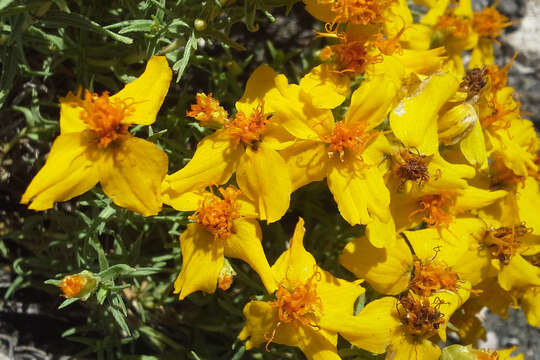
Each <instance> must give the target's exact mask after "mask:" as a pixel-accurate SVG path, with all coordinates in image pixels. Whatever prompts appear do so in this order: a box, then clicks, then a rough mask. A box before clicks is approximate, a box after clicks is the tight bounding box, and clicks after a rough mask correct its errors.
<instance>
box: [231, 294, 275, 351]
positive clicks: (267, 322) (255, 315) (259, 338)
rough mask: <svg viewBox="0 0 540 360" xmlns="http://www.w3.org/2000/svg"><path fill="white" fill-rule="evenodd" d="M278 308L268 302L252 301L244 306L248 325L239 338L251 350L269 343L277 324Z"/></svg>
mask: <svg viewBox="0 0 540 360" xmlns="http://www.w3.org/2000/svg"><path fill="white" fill-rule="evenodd" d="M275 312H276V308H274V307H272V306H270V304H269V303H268V302H266V301H250V302H248V303H247V304H246V306H244V310H243V313H244V316H245V318H246V324H245V325H244V327H243V328H242V331H240V334H239V335H238V338H239V339H240V340H242V341H245V343H246V349H248V350H250V349H253V348H255V347H257V346H259V345H260V344H262V343H265V342H267V341H268V339H270V338H271V336H272V331H273V329H274V327H275V324H276V322H277V316H276V314H275Z"/></svg>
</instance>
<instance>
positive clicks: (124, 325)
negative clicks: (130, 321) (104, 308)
mask: <svg viewBox="0 0 540 360" xmlns="http://www.w3.org/2000/svg"><path fill="white" fill-rule="evenodd" d="M109 310H110V312H111V314H112V316H113V317H114V320H116V323H117V324H118V326H120V328H121V329H122V330H124V331H125V332H126V333H127V334H128V335H131V330H129V327H128V325H127V323H126V319H125V318H124V316H123V315H122V313H121V312H120V310H118V309H116V308H114V307H110V308H109Z"/></svg>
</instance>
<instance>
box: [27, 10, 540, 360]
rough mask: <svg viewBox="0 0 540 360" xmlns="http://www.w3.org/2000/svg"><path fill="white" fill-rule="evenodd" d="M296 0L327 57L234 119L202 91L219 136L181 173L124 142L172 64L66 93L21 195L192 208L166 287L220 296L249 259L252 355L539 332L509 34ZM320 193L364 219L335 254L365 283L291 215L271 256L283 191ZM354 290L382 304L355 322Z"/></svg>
mask: <svg viewBox="0 0 540 360" xmlns="http://www.w3.org/2000/svg"><path fill="white" fill-rule="evenodd" d="M304 1H305V5H306V10H307V11H309V12H310V13H311V14H312V15H313V16H314V17H316V18H317V19H320V20H322V21H324V22H325V23H326V25H325V27H324V28H325V31H324V32H322V33H318V36H320V37H325V38H328V40H329V43H330V45H328V46H327V47H325V48H324V49H322V50H321V52H320V54H321V60H322V61H323V63H322V64H321V65H319V66H316V67H314V68H313V69H311V71H309V72H308V73H307V74H306V75H305V76H303V77H302V78H301V79H300V81H299V83H298V84H294V83H289V81H288V79H287V78H286V77H285V76H284V75H282V74H277V73H276V72H275V71H274V70H273V69H272V68H271V67H269V66H266V65H262V66H259V67H258V68H257V69H256V70H255V71H254V72H253V74H252V75H251V76H250V78H249V80H248V81H247V84H246V86H245V92H244V95H243V96H242V98H240V99H239V100H238V101H237V102H236V106H235V107H236V109H234V110H232V109H231V111H227V110H226V109H224V108H223V107H222V106H221V105H220V102H219V100H218V99H215V98H214V97H213V96H212V94H204V93H199V94H197V96H196V104H193V105H192V106H191V109H190V110H189V111H188V112H187V114H186V115H187V116H188V117H191V118H193V119H195V120H196V121H198V122H199V123H200V125H201V126H203V127H207V128H208V129H211V130H214V131H213V132H212V133H211V134H210V135H208V136H206V137H205V138H203V139H202V140H201V141H200V142H199V143H198V146H197V149H196V151H195V153H194V154H193V157H192V159H191V161H189V162H188V163H187V164H186V165H185V166H184V167H183V168H181V169H179V170H178V171H176V172H173V173H171V174H169V175H167V168H168V165H167V164H168V162H167V156H166V155H165V153H164V152H163V151H162V150H161V149H159V148H158V147H157V146H156V145H154V144H152V143H150V142H149V141H146V140H142V139H139V138H137V137H134V136H131V135H130V132H129V126H130V125H131V124H141V125H149V124H151V123H152V122H154V120H155V118H156V114H157V112H158V110H159V108H160V106H161V104H162V102H163V100H164V97H165V95H166V93H167V90H168V87H169V83H170V80H171V70H170V69H169V67H168V64H167V61H166V60H165V58H164V57H153V58H152V59H150V61H149V62H148V65H147V68H146V71H145V72H144V74H143V75H142V76H141V77H139V78H138V79H137V80H135V81H134V82H132V83H130V84H128V85H127V86H126V87H125V88H124V89H123V90H122V91H120V92H119V93H117V94H115V95H112V96H110V95H109V94H108V93H103V94H101V95H99V94H94V93H91V92H89V91H84V93H83V92H82V91H79V92H78V93H77V94H76V95H74V94H69V95H68V96H66V97H65V98H63V99H61V114H60V125H61V134H60V136H58V138H57V139H56V140H55V142H54V144H53V146H52V149H51V153H50V155H49V158H48V160H47V162H46V164H45V166H44V167H43V168H42V169H41V171H40V172H39V173H38V174H37V175H36V177H35V178H34V180H33V181H32V183H31V184H30V185H29V187H28V189H27V190H26V192H25V193H24V195H23V197H22V200H21V202H23V203H29V202H30V208H32V209H36V210H44V209H48V208H51V207H52V206H53V204H54V202H58V201H65V200H68V199H70V198H72V197H75V196H77V195H80V194H82V193H84V192H86V191H88V190H89V189H90V188H92V187H93V186H94V185H95V184H96V183H98V182H100V183H101V186H102V188H103V191H104V192H105V194H107V195H108V196H109V197H111V198H112V199H113V201H114V202H115V203H116V204H117V205H119V206H122V207H125V208H128V209H130V210H133V211H136V212H139V213H141V214H143V215H145V216H151V215H155V214H157V213H158V212H159V211H160V209H161V207H162V203H165V204H167V205H170V206H171V207H173V208H174V209H176V210H178V211H192V212H194V213H193V215H191V216H190V217H189V219H190V220H192V222H191V223H190V224H189V225H188V226H187V229H186V230H185V231H184V232H183V233H182V235H181V236H180V247H181V251H182V269H181V272H180V274H179V275H178V278H177V280H176V282H175V284H174V289H175V293H178V294H179V297H180V299H184V298H185V297H186V296H188V295H190V294H191V293H193V292H196V291H204V292H206V293H213V292H215V290H216V288H217V287H219V288H221V289H228V288H229V286H231V283H232V281H233V277H234V275H235V274H236V272H235V271H234V269H233V268H232V266H231V264H230V263H229V262H228V260H227V259H226V257H229V258H237V259H241V260H243V261H245V262H246V263H247V264H249V266H250V267H251V268H252V269H253V270H254V271H255V272H256V273H257V274H258V275H259V276H260V278H261V281H262V283H263V285H264V287H265V289H266V291H267V294H265V295H264V296H263V297H261V298H260V299H259V300H253V301H250V302H249V303H247V304H245V307H244V311H243V312H244V315H245V318H246V323H245V326H244V328H243V329H242V331H241V332H240V335H239V338H240V339H241V340H243V341H245V344H246V347H247V348H248V349H250V348H253V347H257V346H260V345H263V344H264V345H266V348H267V349H268V348H269V346H271V344H272V343H279V344H285V345H289V346H297V347H299V348H300V349H301V350H302V351H303V352H304V354H305V355H306V357H307V358H308V359H325V360H326V359H339V358H340V357H339V355H338V350H337V343H338V334H340V335H341V336H342V337H343V338H345V339H346V340H347V341H349V342H350V343H351V344H353V345H355V346H357V347H359V348H361V349H364V350H367V351H369V352H372V353H375V354H383V353H386V357H387V358H388V359H425V360H430V359H438V358H439V357H440V355H441V349H440V348H439V346H438V343H439V341H438V340H442V341H445V340H446V336H447V335H446V332H447V328H452V329H454V331H456V332H457V333H458V334H459V336H460V337H461V340H462V342H463V343H465V344H471V343H473V342H474V341H475V340H476V339H478V338H479V337H481V336H482V328H481V324H480V323H479V320H478V319H477V318H476V317H475V314H476V313H477V312H478V311H479V310H480V309H481V308H482V307H484V306H487V307H488V308H490V309H491V310H492V311H494V312H496V313H498V314H500V315H502V316H505V315H506V312H507V309H508V307H510V306H514V307H521V308H522V310H523V311H524V313H525V315H526V316H527V319H528V321H529V323H530V324H531V325H533V326H540V262H539V254H540V218H539V217H538V216H537V215H536V214H535V211H537V209H539V208H540V187H539V182H538V180H539V179H540V169H539V166H540V160H539V157H538V151H539V150H540V149H539V146H540V141H539V139H538V136H537V134H536V132H535V130H534V127H533V124H532V122H531V121H529V120H527V119H525V118H523V117H522V114H521V111H520V103H519V100H518V99H517V96H516V94H515V92H514V89H513V88H512V87H510V86H508V85H507V80H506V78H507V72H508V69H509V67H510V66H512V63H511V62H510V63H509V64H507V65H506V66H504V67H499V66H497V65H495V64H494V58H493V43H494V42H496V38H497V37H498V36H499V35H500V34H501V32H502V30H503V28H504V27H506V26H509V25H510V24H511V22H510V21H508V19H507V18H505V17H504V16H502V15H501V14H499V13H498V12H497V10H496V9H495V8H494V7H489V8H486V9H484V10H482V11H479V12H473V11H472V8H471V3H470V0H460V1H451V0H442V1H428V0H424V1H421V3H422V4H424V5H426V6H427V7H428V8H429V10H428V11H427V13H426V14H425V15H424V16H422V17H421V19H420V20H419V22H417V23H415V22H414V21H413V16H412V14H411V12H410V10H409V8H408V6H407V2H406V1H402V0H354V1H344V0H304ZM419 2H420V1H419ZM465 51H472V57H471V60H470V61H469V63H468V64H467V69H466V68H465V65H464V63H463V61H462V55H463V53H464V52H465ZM359 77H362V78H363V80H362V81H361V83H360V85H359V86H358V87H356V88H353V86H352V84H353V83H355V81H356V80H358V79H359ZM356 83H358V82H357V81H356ZM337 108H341V109H346V111H344V112H343V114H344V115H343V116H341V117H338V118H336V115H335V114H338V113H340V112H337V111H333V110H335V109H337ZM231 114H233V115H231ZM321 180H326V183H327V184H328V189H329V191H330V192H331V194H332V195H333V197H334V199H335V202H336V204H337V208H338V209H339V212H340V214H341V216H342V217H343V219H345V220H346V221H347V222H348V223H349V224H350V225H351V226H354V225H359V224H360V225H364V226H365V235H364V236H362V237H360V238H357V239H352V240H351V241H350V242H349V243H348V244H347V245H346V246H345V248H344V249H343V251H342V253H341V256H340V257H339V262H340V264H341V265H342V266H343V267H345V268H346V269H348V270H349V271H350V272H351V273H353V274H354V275H355V276H356V277H357V278H358V279H362V280H356V281H347V280H344V279H340V278H336V277H334V276H333V275H332V274H330V273H329V272H327V271H325V270H324V269H322V268H320V267H319V266H318V265H317V263H316V262H315V259H314V258H313V256H312V255H311V254H310V253H309V252H307V251H306V250H305V249H304V246H303V237H304V232H305V229H304V221H303V220H302V218H300V219H299V220H298V224H297V226H296V229H295V232H294V235H293V237H292V239H291V242H290V246H289V248H288V250H286V251H285V252H284V253H283V254H282V255H281V256H280V257H279V258H278V259H277V261H276V262H275V263H274V264H273V265H272V266H270V265H269V263H268V261H267V258H266V256H265V252H264V249H263V247H262V244H261V237H262V235H261V229H260V225H259V222H258V220H261V221H263V220H265V221H266V222H267V223H272V222H276V221H279V220H280V219H281V218H282V217H283V215H284V214H285V213H286V212H287V210H288V209H289V205H290V204H289V203H290V198H291V193H293V192H294V191H295V190H297V189H298V188H300V187H303V186H305V185H307V184H309V183H311V182H315V181H321ZM214 189H217V190H214ZM66 281H67V280H66ZM363 281H365V282H366V283H368V284H369V286H370V287H371V288H373V289H374V290H375V291H376V293H377V294H378V296H377V297H376V299H375V300H372V301H371V302H369V303H368V304H367V305H366V306H365V307H364V308H363V309H362V310H361V311H359V312H357V313H355V302H356V301H357V299H358V297H359V296H360V295H361V294H363V293H364V292H365V289H364V288H363V287H362V286H361V285H360V284H361V283H362V282H363ZM66 284H68V283H67V282H64V285H66ZM65 287H69V288H70V289H73V288H74V286H72V285H69V286H68V285H66V286H65ZM79 287H82V285H80V286H79ZM66 296H68V295H66ZM72 296H76V294H70V295H69V297H72ZM450 324H451V325H450ZM460 351H463V352H466V353H467V354H468V355H470V358H471V359H475V358H478V359H500V358H506V357H507V356H508V354H509V353H510V352H511V351H506V350H505V351H501V352H500V354H503V355H501V356H502V357H499V355H497V352H496V351H494V350H490V351H480V350H474V349H472V348H470V347H469V348H465V347H464V348H463V349H462V350H460ZM494 354H495V355H494Z"/></svg>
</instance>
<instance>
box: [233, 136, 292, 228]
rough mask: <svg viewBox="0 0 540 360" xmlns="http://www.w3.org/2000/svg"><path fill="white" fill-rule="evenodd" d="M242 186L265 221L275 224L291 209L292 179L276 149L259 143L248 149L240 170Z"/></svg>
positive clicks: (239, 181)
mask: <svg viewBox="0 0 540 360" xmlns="http://www.w3.org/2000/svg"><path fill="white" fill-rule="evenodd" d="M236 181H237V182H238V186H239V187H240V189H241V190H242V191H243V192H244V193H245V194H246V195H247V197H249V198H250V199H252V200H253V201H254V202H255V203H256V204H257V206H258V211H259V216H260V219H261V220H266V221H267V222H268V223H272V222H274V221H277V220H279V219H281V217H282V216H283V215H284V214H285V212H286V211H287V209H288V208H289V202H290V198H291V192H292V184H291V179H290V177H289V173H288V171H287V165H286V164H285V161H284V160H283V158H282V157H281V155H279V154H278V153H277V152H276V151H275V150H273V149H271V148H269V147H267V146H265V144H264V143H261V144H259V146H258V148H257V149H256V150H253V149H252V148H251V147H248V148H247V149H246V152H245V154H244V155H243V156H242V157H241V158H240V161H239V163H238V169H237V170H236Z"/></svg>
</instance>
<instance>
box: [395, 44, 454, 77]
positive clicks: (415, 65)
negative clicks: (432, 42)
mask: <svg viewBox="0 0 540 360" xmlns="http://www.w3.org/2000/svg"><path fill="white" fill-rule="evenodd" d="M445 54H446V49H445V48H444V47H438V48H435V49H429V50H427V49H426V50H424V49H422V50H409V49H403V50H402V52H401V53H398V54H395V55H394V56H395V57H396V58H397V59H398V60H399V61H400V62H401V63H402V64H403V66H405V69H406V71H407V72H408V73H411V72H412V73H416V74H423V75H430V74H433V73H434V72H435V71H438V70H440V69H441V67H442V64H443V63H444V61H445V60H446V56H445Z"/></svg>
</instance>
